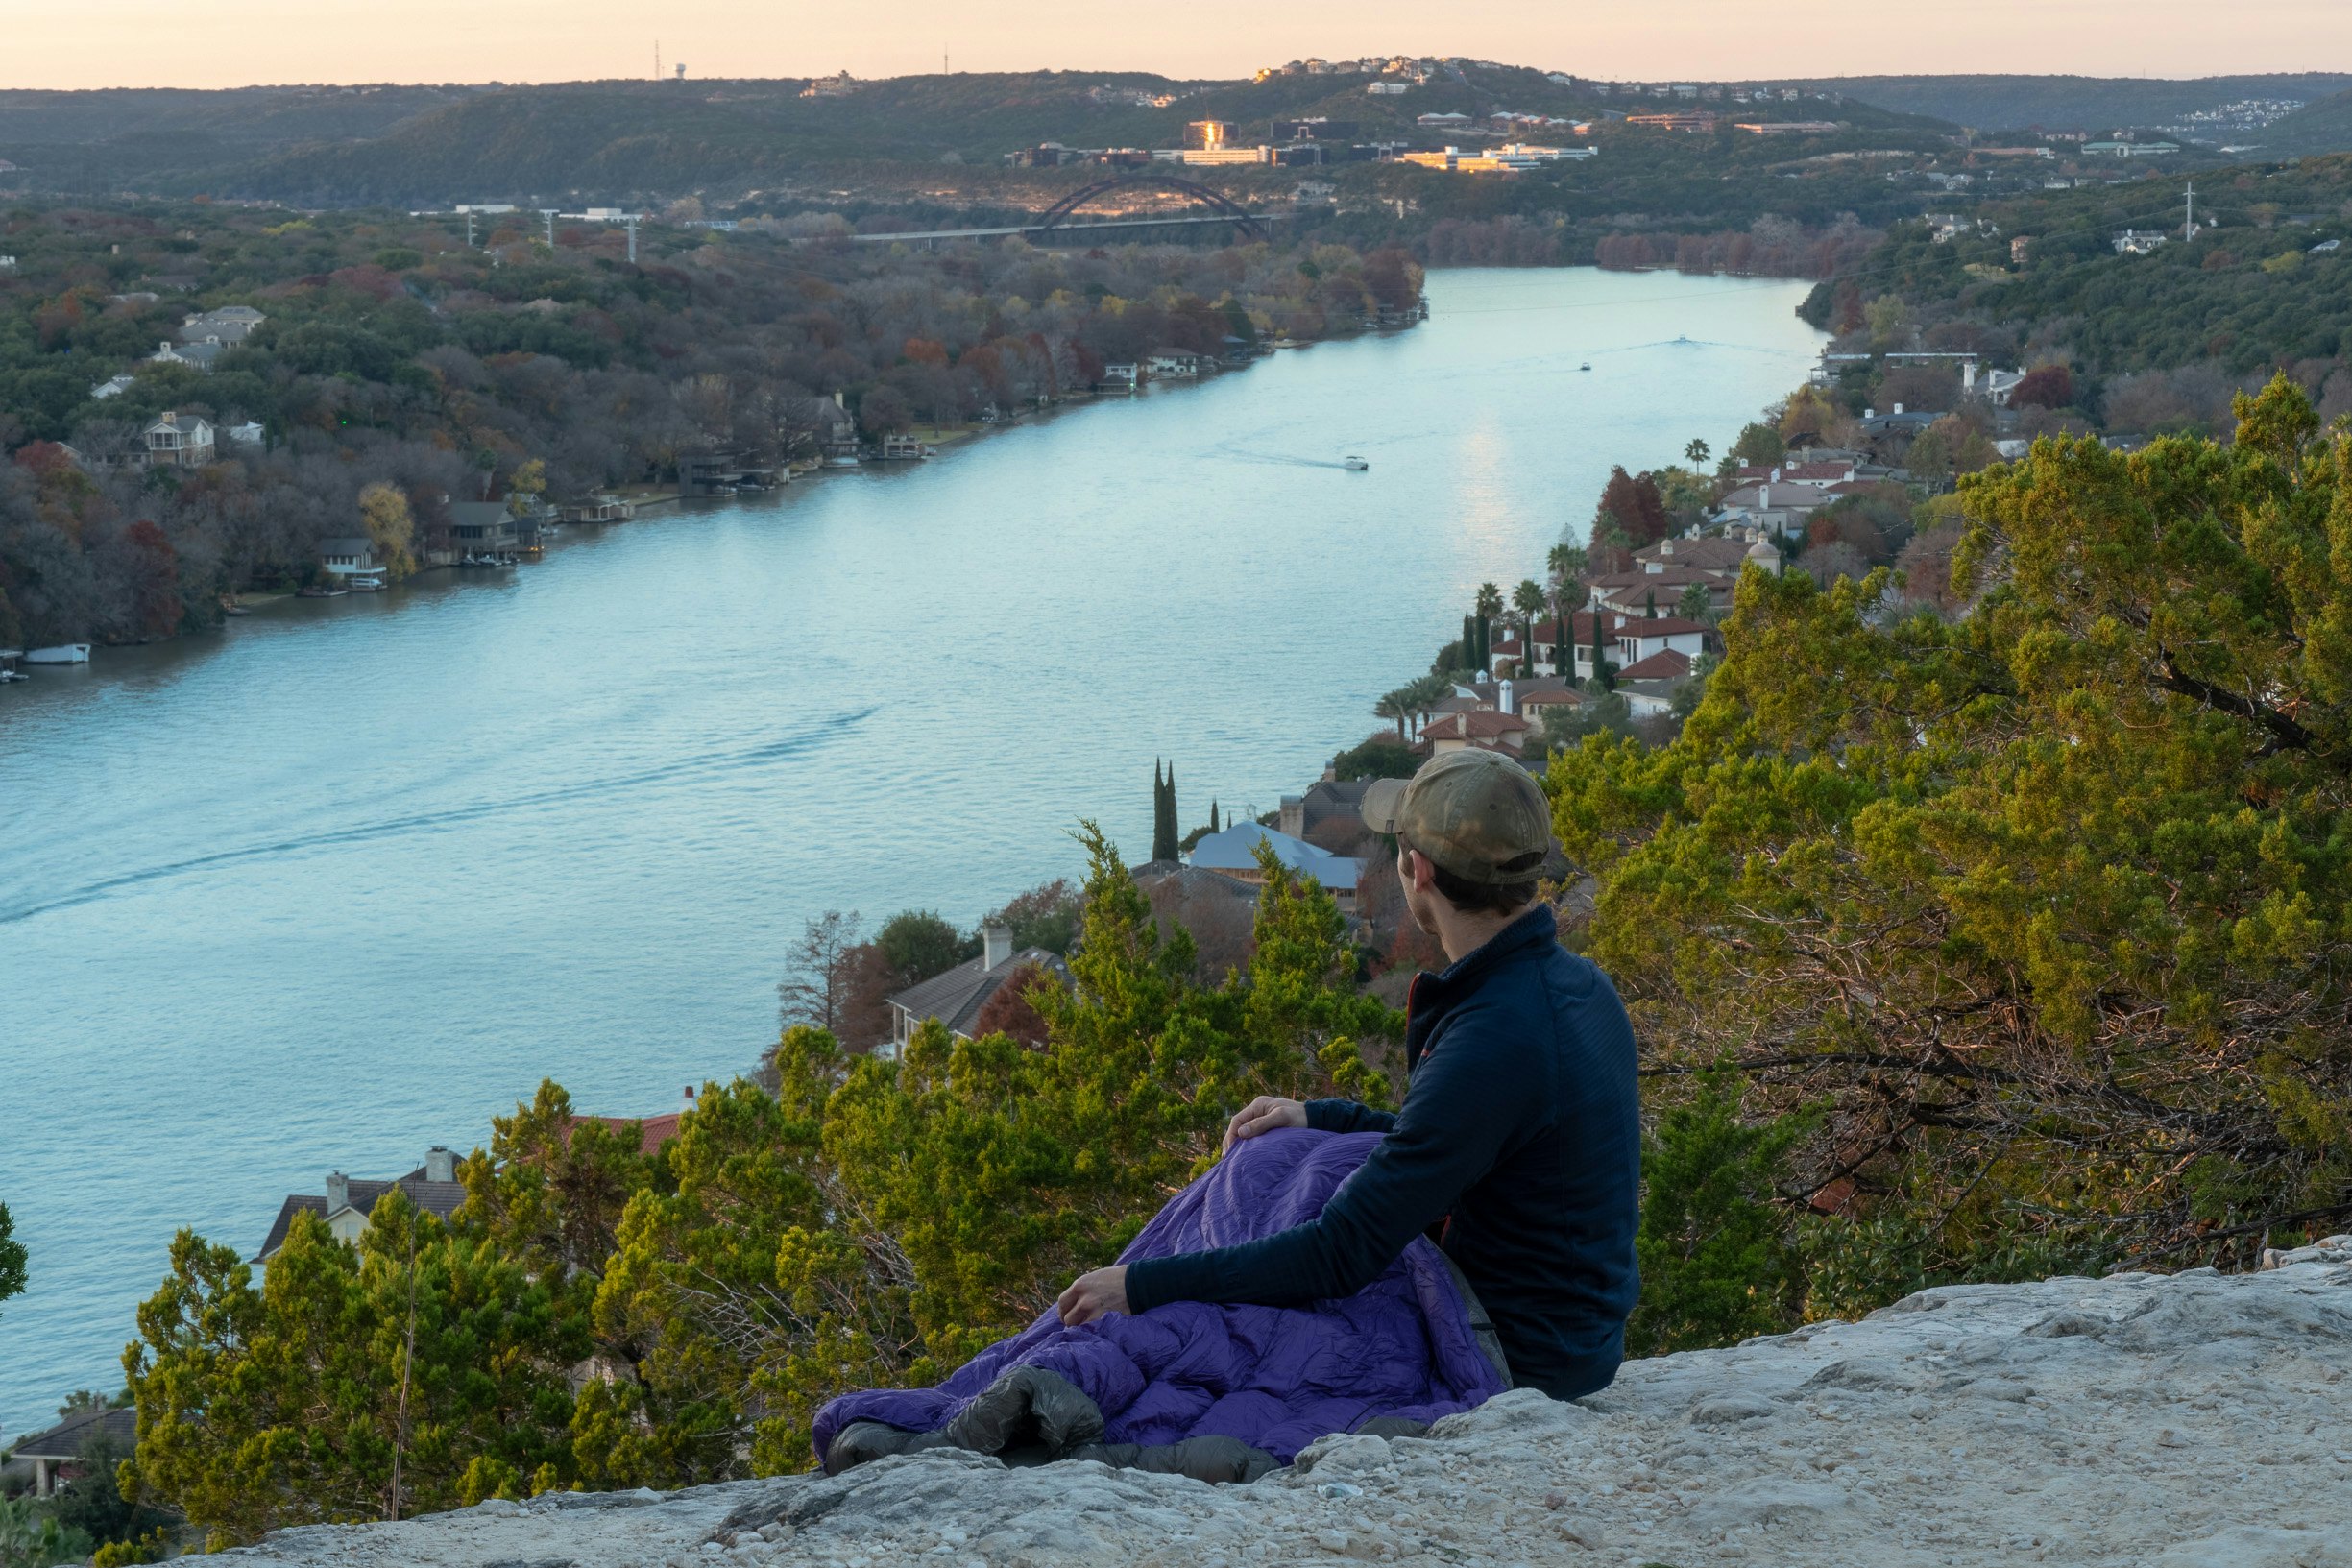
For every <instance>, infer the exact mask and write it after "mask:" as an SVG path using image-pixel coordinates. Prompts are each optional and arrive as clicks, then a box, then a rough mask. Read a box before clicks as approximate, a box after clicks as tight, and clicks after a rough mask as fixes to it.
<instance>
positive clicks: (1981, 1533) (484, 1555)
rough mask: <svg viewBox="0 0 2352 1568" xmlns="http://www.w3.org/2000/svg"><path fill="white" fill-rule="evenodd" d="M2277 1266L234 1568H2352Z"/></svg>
mask: <svg viewBox="0 0 2352 1568" xmlns="http://www.w3.org/2000/svg"><path fill="white" fill-rule="evenodd" d="M2286 1260H2292V1261H2291V1262H2287V1266H2284V1267H2279V1268H2275V1269H2271V1270H2269V1271H2267V1272H2263V1273H2257V1274H2252V1275H2239V1276H2234V1277H2229V1276H2217V1275H2215V1274H2214V1272H2213V1271H2212V1270H2211V1269H2198V1270H2195V1271H2194V1272H2193V1273H2191V1274H2187V1275H2181V1276H2177V1277H2174V1278H2170V1279H2165V1278H2158V1277H2156V1276H2152V1275H2147V1274H2122V1275H2117V1276H2114V1277H2112V1278H2108V1279H2102V1280H2088V1279H2056V1280H2049V1281H2047V1282H2045V1283H2042V1284H2038V1285H2007V1286H1971V1287H1958V1288H1952V1289H1947V1290H1936V1291H1922V1292H1920V1293H1919V1294H1917V1295H1914V1296H1911V1297H1909V1298H1907V1299H1905V1300H1903V1301H1901V1302H1898V1303H1897V1304H1896V1305H1894V1306H1892V1307H1889V1308H1887V1309H1886V1310H1884V1311H1882V1312H1879V1313H1874V1314H1872V1315H1870V1316H1869V1317H1868V1318H1866V1319H1864V1320H1863V1321H1861V1322H1858V1323H1836V1322H1831V1323H1819V1324H1813V1325H1810V1326H1808V1327H1806V1328H1803V1329H1799V1330H1798V1331H1797V1332H1795V1333H1793V1334H1787V1335H1782V1336H1780V1337H1778V1338H1772V1339H1754V1340H1750V1341H1749V1342H1748V1343H1746V1344H1744V1345H1741V1346H1739V1347H1738V1348H1736V1349H1733V1350H1715V1351H1695V1352H1689V1353H1686V1354H1683V1355H1678V1356H1665V1357H1660V1358H1658V1359H1656V1360H1653V1361H1646V1362H1632V1363H1627V1365H1626V1367H1625V1369H1624V1371H1623V1372H1621V1373H1620V1374H1619V1375H1618V1378H1617V1381H1616V1383H1615V1385H1614V1386H1613V1387H1611V1388H1609V1389H1608V1390H1606V1391H1605V1392H1603V1393H1600V1394H1596V1395H1594V1396H1592V1397H1591V1398H1589V1399H1587V1400H1585V1401H1582V1402H1581V1403H1579V1404H1576V1405H1564V1404H1554V1403H1552V1402H1551V1401H1549V1400H1546V1399H1544V1398H1543V1397H1542V1396H1541V1395H1540V1394H1537V1393H1533V1392H1530V1391H1526V1390H1519V1391H1515V1392H1512V1393H1507V1394H1504V1395H1502V1396H1500V1397H1499V1398H1497V1399H1495V1400H1493V1401H1492V1402H1491V1403H1490V1404H1488V1405H1486V1406H1485V1407H1483V1408H1481V1409H1479V1410H1476V1411H1470V1412H1468V1413H1467V1414H1464V1415H1456V1416H1450V1417H1448V1418H1446V1419H1445V1420H1443V1421H1442V1422H1440V1423H1439V1424H1438V1425H1437V1426H1436V1427H1434V1428H1432V1429H1430V1430H1429V1433H1428V1435H1427V1436H1425V1437H1403V1436H1400V1437H1386V1438H1384V1437H1377V1436H1370V1435H1355V1436H1344V1435H1343V1436H1333V1437H1326V1438H1324V1439H1323V1440H1322V1441H1321V1442H1318V1443H1316V1444H1314V1445H1313V1446H1312V1447H1310V1448H1309V1449H1307V1450H1306V1451H1305V1452H1304V1453H1302V1454H1301V1455H1300V1456H1299V1459H1298V1462H1297V1464H1296V1465H1294V1466H1292V1467H1291V1468H1288V1469H1284V1470H1277V1471H1275V1472H1274V1473H1273V1474H1272V1475H1270V1476H1268V1477H1266V1478H1265V1479H1264V1480H1261V1481H1259V1482H1257V1483H1255V1484H1249V1485H1227V1486H1210V1485H1206V1484H1202V1483H1200V1482H1197V1481H1192V1480H1188V1479H1186V1478H1184V1477H1181V1476H1169V1475H1153V1474H1147V1473H1144V1472H1141V1471H1137V1470H1116V1469H1107V1468H1105V1467H1103V1466H1102V1465H1100V1464H1096V1463H1092V1462H1086V1461H1074V1462H1067V1463H1062V1464H1056V1465H1049V1466H1046V1467H1043V1468H1022V1467H1018V1466H1016V1467H1012V1468H1007V1467H1006V1465H1004V1464H1003V1463H1001V1462H999V1461H998V1460H997V1459H994V1458H993V1457H990V1456H987V1455H983V1454H977V1453H972V1452H968V1451H965V1450H960V1449H953V1448H949V1449H935V1450H933V1451H932V1452H930V1453H927V1454H923V1455H919V1456H916V1457H912V1458H895V1459H881V1460H877V1461H875V1462H874V1463H872V1464H870V1465H866V1466H862V1467H861V1468H858V1469H854V1470H850V1471H848V1472H846V1473H845V1474H843V1475H840V1476H836V1477H831V1478H825V1479H818V1478H814V1477H805V1476H803V1477H790V1478H784V1479H777V1480H768V1481H745V1482H736V1483H733V1484H725V1485H717V1486H704V1487H700V1488H696V1489H694V1490H691V1491H684V1492H678V1493H672V1494H668V1495H667V1496H666V1495H664V1494H662V1493H658V1492H653V1491H636V1492H614V1493H605V1494H601V1495H597V1494H579V1493H565V1492H554V1493H549V1494H548V1495H546V1496H543V1497H540V1498H537V1499H535V1500H534V1501H532V1502H530V1503H527V1504H523V1503H513V1502H505V1501H501V1500H493V1501H490V1502H486V1503H483V1504H482V1505H480V1506H479V1507H477V1508H470V1509H467V1510H465V1511H463V1512H455V1513H448V1514H442V1515H439V1516H436V1517H431V1518H425V1519H420V1520H414V1521H410V1522H408V1523H405V1524H379V1525H360V1526H341V1527H334V1526H329V1527H323V1528H316V1529H310V1530H303V1531H295V1532H286V1533H285V1534H282V1535H279V1536H275V1537H273V1538H272V1539H271V1540H269V1541H268V1542H265V1543H264V1544H263V1545H261V1546H258V1547H255V1548H251V1549H248V1550H245V1551H241V1552H231V1553H229V1554H227V1555H226V1556H223V1557H222V1558H221V1559H220V1560H221V1561H223V1562H224V1563H252V1564H260V1563H279V1564H303V1565H319V1568H324V1565H326V1564H329V1563H332V1564H334V1565H336V1568H395V1565H400V1568H408V1565H411V1564H415V1565H431V1568H485V1565H488V1564H491V1563H521V1562H540V1563H554V1562H564V1563H570V1564H574V1565H576V1568H624V1565H625V1568H635V1565H640V1564H643V1565H648V1568H650V1565H652V1564H660V1563H680V1562H688V1561H692V1562H699V1563H727V1564H751V1563H775V1564H779V1565H783V1564H799V1563H840V1562H884V1563H898V1562H916V1561H923V1562H930V1561H937V1562H942V1563H949V1564H955V1565H957V1568H963V1565H965V1564H975V1563H981V1564H988V1565H990V1568H996V1565H1000V1564H1006V1565H1008V1564H1022V1565H1025V1568H1064V1565H1070V1568H1076V1565H1079V1564H1084V1565H1086V1568H1097V1565H1103V1568H1112V1565H1125V1564H1137V1565H1142V1564H1167V1565H1173V1564H1177V1563H1187V1564H1189V1563H1203V1564H1208V1563H1216V1564H1224V1563H1230V1562H1235V1561H1258V1562H1263V1561H1281V1562H1308V1561H1330V1560H1341V1559H1347V1558H1364V1559H1380V1560H1391V1561H1403V1562H1409V1563H1416V1564H1429V1565H1435V1564H1439V1563H1465V1562H1479V1563H1488V1562H1510V1561H1541V1562H1550V1561H1562V1560H1571V1559H1572V1560H1576V1561H1586V1560H1591V1561H1595V1562H1610V1563H1624V1564H1634V1563H1658V1564H1664V1563H1691V1562H1698V1561H1710V1562H1721V1561H1762V1562H1791V1561H1803V1562H1805V1563H1806V1564H1807V1565H1809V1568H1846V1565H1853V1568H1865V1565H1867V1568H1888V1565H1897V1564H1900V1565H1906V1568H1907V1565H1912V1564H1918V1565H1921V1568H1925V1565H1926V1564H1928V1563H1937V1564H1945V1565H1959V1568H1994V1565H2000V1568H2008V1565H2011V1564H2015V1563H2025V1562H2053V1563H2067V1564H2073V1565H2076V1568H2110V1565H2113V1568H2122V1565H2124V1564H2129V1565H2132V1568H2145V1565H2151V1564H2152V1565H2156V1568H2224V1565H2226V1568H2323V1565H2327V1568H2334V1565H2340V1564H2343V1563H2346V1562H2352V1527H2347V1526H2346V1525H2345V1524H2344V1521H2345V1520H2346V1519H2347V1518H2352V1452H2347V1451H2345V1450H2344V1449H2343V1447H2342V1443H2343V1435H2342V1429H2341V1425H2340V1409H2339V1405H2338V1388H2339V1387H2340V1384H2341V1381H2342V1380H2343V1378H2344V1377H2345V1376H2346V1374H2347V1373H2352V1266H2347V1265H2352V1238H2346V1237H2338V1238H2335V1239H2334V1240H2333V1241H2331V1242H2325V1243H2322V1244H2320V1245H2317V1246H2313V1247H2306V1248H2304V1249H2302V1250H2301V1251H2299V1252H2296V1253H2291V1254H2288V1255H2286V1259H2284V1260H2281V1261H2286ZM2256 1478H2259V1479H2256ZM2249 1482H2251V1483H2252V1484H2249Z"/></svg>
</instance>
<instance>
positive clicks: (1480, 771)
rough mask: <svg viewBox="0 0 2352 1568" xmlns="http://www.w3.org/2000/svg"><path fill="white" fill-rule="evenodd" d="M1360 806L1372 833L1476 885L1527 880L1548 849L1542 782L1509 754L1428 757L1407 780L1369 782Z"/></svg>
mask: <svg viewBox="0 0 2352 1568" xmlns="http://www.w3.org/2000/svg"><path fill="white" fill-rule="evenodd" d="M1362 812H1363V817H1364V825H1365V826H1366V827H1368V828H1370V829H1371V830H1372V832H1381V833H1394V835H1395V836H1397V837H1399V838H1401V839H1403V840H1404V841H1405V842H1406V843H1407V844H1410V845H1411V846H1412V847H1413V848H1415V849H1417V850H1418V851H1420V852H1421V853H1422V854H1423V855H1426V856H1429V858H1430V859H1431V860H1432V861H1433V862H1435V863H1436V864H1437V865H1439V866H1440V867H1442V868H1443V869H1444V870H1446V871H1449V872H1451V873H1453V875H1455V876H1457V877H1459V878H1461V879H1462V880H1464V881H1466V882H1477V883H1479V884H1481V885H1484V886H1495V885H1498V884H1501V883H1504V882H1524V881H1532V880H1535V878H1536V875H1537V874H1538V873H1539V872H1540V871H1541V870H1542V869H1543V862H1544V860H1545V858H1546V857H1547V856H1550V854H1551V852H1552V808H1551V803H1550V802H1548V801H1546V800H1545V799H1544V798H1543V789H1542V786H1541V785H1540V784H1537V783H1536V781H1535V780H1534V779H1533V778H1532V777H1530V776H1529V774H1528V772H1527V770H1526V769H1525V768H1523V767H1521V766H1519V764H1518V763H1517V762H1515V761H1514V760H1511V759H1510V758H1508V757H1504V756H1502V755H1501V754H1499V753H1496V752H1491V751H1481V750H1479V749H1477V748H1476V747H1464V748H1463V749H1462V750H1460V751H1450V752H1444V753H1442V754H1441V755H1439V756H1436V757H1432V758H1431V759H1430V760H1428V761H1426V762H1423V763H1422V764H1421V765H1420V769H1419V771H1418V772H1417V773H1415V774H1414V775H1413V777H1412V778H1410V779H1380V780H1377V781H1375V782H1374V783H1373V784H1372V786H1371V787H1370V788H1369V789H1367V790H1365V792H1364V805H1363V808H1362Z"/></svg>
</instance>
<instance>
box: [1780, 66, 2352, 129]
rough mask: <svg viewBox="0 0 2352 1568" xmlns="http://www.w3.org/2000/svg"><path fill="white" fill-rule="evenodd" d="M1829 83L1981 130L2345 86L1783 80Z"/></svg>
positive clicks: (2298, 76) (2176, 112) (2233, 79)
mask: <svg viewBox="0 0 2352 1568" xmlns="http://www.w3.org/2000/svg"><path fill="white" fill-rule="evenodd" d="M1788 85H1792V86H1798V85H1803V86H1822V87H1835V88H1838V89H1840V90H1842V91H1845V92H1847V93H1850V94H1852V95H1853V96H1854V97H1855V98H1859V99H1863V100H1866V101H1867V102H1870V103H1873V104H1876V105H1878V106H1879V107H1880V108H1882V109H1891V110H1893V111H1895V112H1898V113H1903V114H1922V115H1927V116H1929V117H1931V118H1934V119H1938V120H1950V121H1952V123H1954V124H1955V125H1965V126H1974V127H1977V128H1979V129H1983V130H2014V129H2017V128H2020V127H2023V126H2029V125H2043V126H2049V127H2051V128H2053V129H2067V128H2071V129H2075V130H2084V131H2093V132H2105V131H2109V130H2112V129H2115V128H2117V127H2120V126H2155V125H2164V124H2168V123H2170V122H2171V121H2172V120H2175V119H2177V118H2179V117H2180V116H2182V115H2187V114H2194V113H2196V112H2197V111H2199V110H2202V109H2215V108H2217V107H2219V106H2220V105H2223V104H2230V103H2236V102H2239V101H2241V100H2244V99H2260V98H2299V99H2302V100H2303V101H2304V102H2306V103H2311V102H2314V101H2316V100H2318V99H2321V98H2326V97H2330V96H2333V95H2334V94H2336V93H2340V92H2343V91H2345V90H2346V89H2348V88H2352V76H2347V75H2344V74H2343V73H2341V72H2334V71H2311V72H2303V73H2286V72H2282V73H2278V74H2275V75H2267V76H2206V77H2193V78H2189V79H2186V80H2170V81H2168V80H2149V79H2145V78H2140V77H2097V76H1847V77H1825V78H1816V79H1812V80H1810V81H1807V82H1791V83H1789V84H1788Z"/></svg>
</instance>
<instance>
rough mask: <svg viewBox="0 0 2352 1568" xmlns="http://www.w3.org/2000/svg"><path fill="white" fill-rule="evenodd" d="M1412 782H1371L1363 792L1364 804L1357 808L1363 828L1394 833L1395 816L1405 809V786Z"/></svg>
mask: <svg viewBox="0 0 2352 1568" xmlns="http://www.w3.org/2000/svg"><path fill="white" fill-rule="evenodd" d="M1412 782H1413V781H1412V780H1410V779H1375V780H1373V781H1372V784H1371V787H1370V788H1369V789H1367V790H1365V791H1364V804H1363V805H1362V806H1361V807H1359V808H1357V811H1358V813H1359V814H1360V815H1362V817H1363V818H1364V826H1366V827H1367V828H1370V830H1371V831H1372V832H1376V833H1394V832H1395V831H1396V818H1397V815H1398V813H1400V812H1401V811H1403V810H1404V807H1405V785H1407V784H1411V783H1412Z"/></svg>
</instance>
